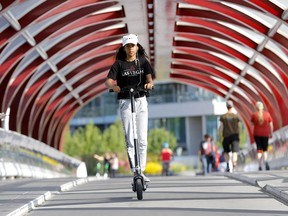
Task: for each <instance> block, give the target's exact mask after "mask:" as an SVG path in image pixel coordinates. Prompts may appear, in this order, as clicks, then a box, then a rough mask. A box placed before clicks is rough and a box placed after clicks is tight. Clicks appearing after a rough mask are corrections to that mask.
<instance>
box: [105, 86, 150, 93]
mask: <svg viewBox="0 0 288 216" xmlns="http://www.w3.org/2000/svg"><path fill="white" fill-rule="evenodd" d="M152 89H153V88H152ZM152 89H145V88H142V87H136V88H134V87H124V88H121V90H120V92H122V93H123V92H132V91H133V92H139V91H144V92H149V91H151V90H152ZM109 92H114V91H113V89H109Z"/></svg>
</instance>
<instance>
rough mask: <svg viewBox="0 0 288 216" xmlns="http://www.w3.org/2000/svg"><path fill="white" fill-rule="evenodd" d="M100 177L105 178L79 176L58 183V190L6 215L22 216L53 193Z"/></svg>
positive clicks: (45, 194) (47, 193) (48, 198)
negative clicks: (75, 178) (63, 182)
mask: <svg viewBox="0 0 288 216" xmlns="http://www.w3.org/2000/svg"><path fill="white" fill-rule="evenodd" d="M100 179H105V178H101V177H100V178H96V177H88V178H81V179H77V180H74V181H71V182H67V183H65V184H62V185H60V187H59V190H58V191H47V192H46V193H44V194H43V195H41V196H39V197H37V198H36V199H34V200H32V201H30V202H29V203H27V204H25V205H23V206H21V207H19V208H17V209H16V210H14V211H13V212H11V213H9V214H7V215H6V216H23V215H26V214H28V213H29V212H30V211H32V210H33V209H35V208H36V207H37V206H40V205H42V204H43V203H44V202H45V201H48V200H50V199H51V198H52V197H53V196H54V195H56V194H58V193H60V192H63V191H68V190H70V189H71V188H73V187H76V186H78V185H81V184H85V183H87V182H89V181H95V180H100Z"/></svg>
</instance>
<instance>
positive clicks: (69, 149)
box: [64, 120, 176, 175]
mask: <svg viewBox="0 0 288 216" xmlns="http://www.w3.org/2000/svg"><path fill="white" fill-rule="evenodd" d="M164 142H168V143H169V146H170V148H171V149H172V150H174V148H175V147H176V138H175V136H174V135H173V134H171V133H170V132H169V131H167V130H165V129H164V128H156V129H153V130H150V131H149V135H148V157H149V160H150V161H159V160H160V153H161V149H162V145H163V143H164ZM64 152H65V153H66V154H68V155H70V156H72V157H75V158H78V159H80V160H82V161H83V162H85V163H86V167H87V172H88V175H95V173H96V164H97V160H96V159H94V158H93V155H94V154H97V155H104V154H105V153H106V152H117V154H118V158H119V160H122V161H127V153H126V144H125V139H124V133H123V128H122V123H121V121H120V120H118V121H116V122H115V123H114V124H112V125H110V126H109V127H108V128H107V129H106V130H105V131H104V132H103V133H102V132H101V130H100V129H99V128H98V127H97V126H95V125H94V124H93V123H89V124H88V125H86V127H84V128H78V129H77V130H76V131H75V132H74V133H73V134H71V132H70V130H68V131H67V132H66V133H65V140H64ZM120 170H121V168H120ZM120 170H119V171H120Z"/></svg>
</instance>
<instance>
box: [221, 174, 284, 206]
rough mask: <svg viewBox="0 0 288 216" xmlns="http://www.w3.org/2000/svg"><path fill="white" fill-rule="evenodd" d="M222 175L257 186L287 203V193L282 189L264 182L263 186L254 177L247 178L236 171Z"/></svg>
mask: <svg viewBox="0 0 288 216" xmlns="http://www.w3.org/2000/svg"><path fill="white" fill-rule="evenodd" d="M224 175H225V176H226V177H228V178H233V179H235V180H238V181H241V182H244V183H247V184H249V185H252V186H255V187H259V188H261V190H262V191H264V192H266V193H268V194H270V195H271V196H273V197H274V198H276V199H278V200H279V201H280V202H283V203H284V204H286V205H288V194H287V192H285V191H284V190H280V189H278V188H276V187H273V186H271V185H268V184H266V185H265V186H261V185H260V184H259V183H258V181H257V180H256V179H253V178H249V177H246V176H243V175H240V174H236V173H224Z"/></svg>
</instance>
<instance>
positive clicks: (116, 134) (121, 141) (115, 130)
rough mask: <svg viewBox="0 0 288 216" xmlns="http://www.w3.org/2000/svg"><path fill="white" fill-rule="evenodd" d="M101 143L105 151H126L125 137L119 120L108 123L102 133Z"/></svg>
mask: <svg viewBox="0 0 288 216" xmlns="http://www.w3.org/2000/svg"><path fill="white" fill-rule="evenodd" d="M103 144H104V146H105V147H106V149H105V151H106V152H118V153H119V152H123V150H124V151H125V152H126V147H125V146H126V145H125V138H124V132H123V127H122V123H121V121H120V120H118V121H116V122H115V123H114V124H112V125H110V127H109V128H107V129H106V130H105V131H104V133H103Z"/></svg>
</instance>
